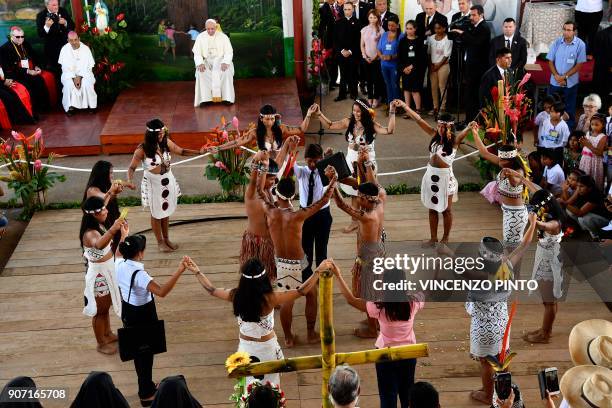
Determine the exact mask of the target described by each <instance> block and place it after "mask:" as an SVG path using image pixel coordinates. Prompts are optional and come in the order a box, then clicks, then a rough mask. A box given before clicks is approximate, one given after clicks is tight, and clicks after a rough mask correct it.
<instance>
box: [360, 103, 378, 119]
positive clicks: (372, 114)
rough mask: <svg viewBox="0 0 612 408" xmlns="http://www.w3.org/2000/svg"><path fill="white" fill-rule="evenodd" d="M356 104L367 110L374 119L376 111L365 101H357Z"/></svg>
mask: <svg viewBox="0 0 612 408" xmlns="http://www.w3.org/2000/svg"><path fill="white" fill-rule="evenodd" d="M355 103H356V104H358V105H359V106H361V107H362V108H363V109H365V110H367V111H368V112H369V113H370V116H372V117H374V116H375V115H376V112H375V111H374V109H372V108H370V107H369V106H368V105H366V104H365V103H364V102H363V101H360V100H359V99H355Z"/></svg>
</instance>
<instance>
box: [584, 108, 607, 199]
mask: <svg viewBox="0 0 612 408" xmlns="http://www.w3.org/2000/svg"><path fill="white" fill-rule="evenodd" d="M605 127H606V117H605V116H604V115H602V114H601V113H596V114H595V115H593V117H592V118H591V128H590V130H589V133H587V134H586V136H585V137H583V138H582V139H580V144H581V145H582V158H581V159H580V170H582V171H584V172H585V174H588V175H590V176H591V177H593V179H594V180H595V185H596V186H597V188H598V189H600V190H602V189H603V187H604V172H603V154H604V151H605V149H606V144H607V137H606V135H605V134H604V131H605Z"/></svg>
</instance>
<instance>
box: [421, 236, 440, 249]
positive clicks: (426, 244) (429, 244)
mask: <svg viewBox="0 0 612 408" xmlns="http://www.w3.org/2000/svg"><path fill="white" fill-rule="evenodd" d="M437 243H438V240H437V239H433V238H432V239H428V240H425V241H423V242H421V248H433V247H435V246H436V244H437Z"/></svg>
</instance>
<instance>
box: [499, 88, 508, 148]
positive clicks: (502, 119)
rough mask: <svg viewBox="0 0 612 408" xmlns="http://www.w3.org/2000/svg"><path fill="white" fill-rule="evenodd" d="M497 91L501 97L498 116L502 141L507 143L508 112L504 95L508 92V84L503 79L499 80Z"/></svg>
mask: <svg viewBox="0 0 612 408" xmlns="http://www.w3.org/2000/svg"><path fill="white" fill-rule="evenodd" d="M497 92H498V94H499V98H498V99H497V118H498V122H499V128H500V129H501V135H502V141H503V142H504V144H506V130H507V129H506V113H505V111H504V99H505V98H504V95H505V92H506V86H505V82H504V80H503V79H500V80H499V81H497Z"/></svg>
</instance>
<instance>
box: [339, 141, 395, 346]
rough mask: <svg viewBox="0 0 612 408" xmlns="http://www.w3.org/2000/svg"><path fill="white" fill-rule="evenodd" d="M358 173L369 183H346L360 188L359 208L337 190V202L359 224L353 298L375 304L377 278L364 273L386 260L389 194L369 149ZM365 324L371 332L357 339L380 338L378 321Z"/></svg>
mask: <svg viewBox="0 0 612 408" xmlns="http://www.w3.org/2000/svg"><path fill="white" fill-rule="evenodd" d="M358 171H359V172H360V174H362V173H365V177H363V178H362V179H365V180H366V182H365V183H361V184H359V185H357V183H355V181H356V180H354V179H349V180H346V181H348V182H352V183H353V185H355V186H357V191H358V194H359V195H358V196H357V200H356V206H355V207H351V206H350V205H348V204H347V203H345V202H344V200H343V199H342V196H341V195H340V191H339V190H338V189H336V188H334V200H335V201H336V205H338V207H339V208H340V209H341V210H342V211H344V212H345V213H347V214H348V215H350V216H351V217H353V218H354V219H355V220H357V223H358V224H357V228H358V229H357V257H356V258H355V264H354V265H353V270H352V275H353V282H352V287H353V288H352V289H353V295H354V296H355V297H360V298H364V299H366V300H371V299H372V294H371V290H372V282H371V278H372V277H373V275H371V274H367V275H365V276H362V271H366V272H368V271H371V269H372V262H373V260H374V258H376V257H384V256H385V246H384V241H385V240H384V229H383V222H384V216H385V202H386V200H387V193H386V192H385V189H384V188H383V187H382V186H381V185H379V184H378V181H377V180H376V175H375V173H374V163H372V162H371V161H370V160H369V154H368V149H367V148H365V147H364V148H362V149H361V150H360V151H359V156H358ZM370 275H371V276H370ZM365 322H367V325H368V327H367V329H365V330H364V329H362V328H357V329H355V331H354V333H355V336H357V337H364V338H373V337H376V335H377V333H376V319H372V318H368V319H366V320H365Z"/></svg>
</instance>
